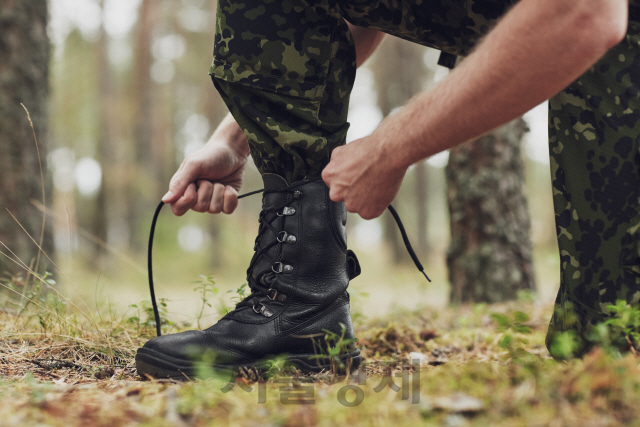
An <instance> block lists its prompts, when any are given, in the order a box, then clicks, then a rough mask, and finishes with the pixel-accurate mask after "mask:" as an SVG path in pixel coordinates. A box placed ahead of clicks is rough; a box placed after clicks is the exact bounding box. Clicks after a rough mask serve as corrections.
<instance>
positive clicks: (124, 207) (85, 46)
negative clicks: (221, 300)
mask: <svg viewBox="0 0 640 427" xmlns="http://www.w3.org/2000/svg"><path fill="white" fill-rule="evenodd" d="M0 1H2V0H0ZM18 3H19V2H6V1H5V2H3V3H2V7H3V8H6V5H8V4H9V5H10V4H13V5H14V6H12V7H17V6H15V5H17V4H18ZM26 3H29V5H28V7H29V8H32V7H34V6H33V5H35V4H37V3H31V2H26ZM48 3H49V6H50V7H49V9H50V13H51V19H50V23H49V27H48V33H49V37H50V39H51V44H52V48H53V49H52V56H51V61H50V69H51V79H50V85H51V86H50V87H51V96H50V99H49V102H48V105H49V111H50V117H49V129H48V130H49V132H48V135H46V136H47V139H48V142H49V144H48V145H49V154H48V156H47V160H48V161H49V166H50V168H51V176H52V178H53V180H52V181H53V187H54V188H53V191H51V192H49V191H48V192H47V205H48V206H47V212H48V217H47V218H48V220H47V221H48V223H47V226H48V227H49V229H52V230H53V237H54V242H55V248H56V249H57V255H58V262H59V265H60V267H61V269H62V270H63V271H64V272H65V274H66V275H67V276H69V277H70V278H72V279H74V281H75V283H79V284H81V286H84V287H86V288H87V289H88V290H91V289H92V288H96V289H97V287H98V286H100V287H102V286H105V288H107V289H109V292H114V293H117V294H118V299H119V300H122V301H123V303H124V301H127V300H128V301H129V303H130V302H131V299H134V300H135V301H136V302H137V301H139V299H140V298H145V297H146V296H144V293H145V291H146V290H145V281H146V270H145V266H144V262H145V261H144V260H145V249H146V242H147V238H148V232H149V225H150V220H151V215H152V213H153V209H154V208H155V206H156V204H157V203H158V202H159V199H160V197H161V196H162V195H163V194H164V193H165V191H166V190H167V186H168V183H169V180H170V178H171V176H172V174H173V173H174V172H175V170H176V169H177V167H178V166H179V164H180V162H181V161H182V160H183V159H184V157H185V155H186V154H188V153H190V152H192V151H193V150H195V149H197V148H199V147H200V146H202V145H203V144H204V143H205V142H206V141H207V139H208V137H209V136H210V135H211V133H212V132H213V130H214V129H215V127H216V126H217V125H218V123H219V122H220V121H221V120H222V118H223V117H224V116H225V115H226V113H227V109H226V107H225V105H224V103H223V102H222V100H221V99H220V97H219V96H218V94H217V92H216V90H215V89H214V87H213V84H212V83H211V79H210V77H209V76H208V74H207V73H208V70H209V65H210V63H211V59H212V48H213V33H214V28H215V11H216V0H49V2H48ZM20 7H21V8H23V9H24V8H27V5H23V4H20ZM42 13H43V14H45V15H43V16H42V19H44V17H45V16H46V12H44V11H43V12H42ZM5 15H6V12H5ZM5 15H2V16H5ZM5 21H6V18H5ZM5 21H3V23H4V22H5ZM18 22H20V20H19V19H16V18H14V17H11V18H10V25H15V24H16V23H18ZM4 25H9V24H4ZM31 25H32V28H31V31H32V32H33V31H36V28H37V26H36V25H34V24H33V23H31ZM42 26H44V21H43V23H42ZM7 28H9V27H7ZM11 28H13V27H11ZM41 31H42V35H43V36H46V34H45V33H44V31H43V30H42V29H41ZM8 34H10V33H9V32H8V30H4V31H3V32H2V33H0V43H2V44H3V45H2V46H3V49H4V46H8V45H9V42H11V41H12V40H13V39H12V38H11V37H9V36H8ZM20 43H25V40H20ZM22 50H23V51H25V50H26V49H22ZM437 59H438V52H437V51H434V50H432V49H428V48H425V47H423V46H417V45H415V44H412V43H410V42H407V41H404V40H399V39H396V38H393V37H387V38H386V40H385V41H384V43H383V44H382V46H381V47H380V49H379V50H378V52H376V54H375V55H374V57H372V59H371V60H370V61H368V62H367V63H365V64H364V66H363V67H360V68H359V69H358V72H357V78H356V87H355V88H354V91H353V94H352V97H351V102H350V110H349V121H350V122H351V127H350V129H349V133H350V136H348V139H349V140H353V139H356V138H360V137H363V136H365V135H368V134H370V133H371V132H372V131H373V130H374V129H375V127H376V126H377V125H378V124H379V122H380V121H381V120H382V119H383V118H384V117H386V116H388V115H391V114H393V113H394V112H395V111H396V110H397V109H398V108H401V107H402V106H403V105H404V104H405V103H406V102H407V101H408V100H409V98H411V97H412V96H413V95H415V94H416V93H418V92H419V91H421V90H423V89H426V88H429V87H432V86H433V85H434V84H436V83H437V82H438V81H440V80H441V79H442V78H444V77H445V76H446V74H447V71H446V70H445V69H444V68H442V67H438V66H437V65H436V62H437ZM8 65H9V64H8V63H6V62H5V61H4V54H3V57H2V60H0V70H5V69H9V68H11V69H12V70H13V69H20V68H19V66H23V67H26V66H28V65H27V63H21V64H17V65H16V64H13V65H11V66H10V67H9V66H8ZM3 67H5V68H3ZM15 67H18V68H15ZM29 67H30V66H29ZM4 75H8V74H6V72H5V73H4V74H3V76H4ZM24 75H25V76H28V75H29V74H28V73H26V74H24ZM45 77H46V76H44V75H43V76H42V77H41V79H42V81H43V84H42V85H39V86H38V88H39V89H42V88H46V84H44V82H45V81H46V78H45ZM3 78H4V77H3ZM15 78H18V77H15ZM32 80H33V79H32ZM3 84H4V80H3ZM12 90H13V89H12ZM9 93H11V92H10V91H7V90H3V91H2V96H5V97H6V96H7V94H9ZM29 102H30V101H29ZM29 102H25V105H27V107H29V109H30V110H31V113H32V116H37V114H38V108H41V109H42V111H44V106H45V105H46V104H47V103H46V101H42V102H40V103H36V104H37V105H29ZM9 105H10V103H8V102H5V101H4V100H3V102H2V103H0V108H8V106H9ZM18 107H19V104H18ZM34 109H35V110H34ZM12 111H13V112H12V113H11V114H9V113H5V116H6V117H11V120H6V119H4V118H3V120H1V126H3V129H5V128H6V129H9V128H11V129H13V128H14V127H15V126H16V125H17V124H20V126H22V125H23V124H25V123H27V124H28V122H26V121H25V120H26V115H25V114H24V112H23V111H22V109H21V108H20V109H19V110H12ZM14 118H15V119H14ZM542 122H544V119H542ZM35 124H36V131H37V133H38V137H39V138H40V139H42V140H43V142H44V139H45V134H44V127H43V126H44V122H42V121H40V122H37V121H36V123H35ZM20 129H22V130H21V132H26V131H30V129H29V128H28V127H26V128H25V127H20ZM25 135H26V136H25ZM5 138H6V137H4V136H3V140H2V141H3V143H2V144H1V146H0V150H10V149H12V150H17V149H18V148H20V150H23V149H24V150H25V152H28V153H30V154H29V155H31V154H33V153H35V151H34V146H33V144H32V136H31V134H30V133H24V134H23V135H22V136H20V139H19V141H20V143H19V144H15V145H11V144H5V143H4V140H5ZM12 138H13V137H12ZM537 138H538V139H539V140H540V141H541V144H542V145H543V149H542V151H545V152H546V147H544V145H545V142H546V141H543V139H544V138H546V137H545V136H544V132H543V134H542V136H539V135H538V136H537ZM43 156H44V154H43ZM6 158H7V155H5V154H3V155H2V158H0V174H3V173H4V171H5V166H4V163H3V162H4V159H6ZM43 160H45V159H44V158H43ZM29 162H33V159H31V158H30V159H29ZM446 163H447V153H446V152H445V153H442V154H440V155H437V156H434V157H433V158H432V159H428V160H426V161H424V162H420V163H418V164H416V165H414V166H412V167H411V168H410V169H409V170H408V172H407V174H406V177H405V181H404V185H403V186H402V188H401V189H400V192H399V193H398V195H397V197H396V199H395V200H394V205H395V206H396V208H398V211H399V212H400V214H401V216H402V218H403V221H404V223H405V226H406V228H407V231H408V233H409V236H410V237H411V241H412V243H413V245H414V248H415V249H416V251H417V252H418V253H419V255H420V257H421V259H422V260H423V261H424V262H425V264H426V267H427V270H428V271H429V273H430V274H431V275H432V278H434V279H435V280H434V283H433V284H430V285H429V286H426V282H424V283H423V281H424V278H423V277H422V276H420V275H419V274H416V272H415V270H414V267H413V265H412V263H411V260H410V258H409V256H408V255H407V254H406V252H405V250H404V245H402V243H401V240H400V236H399V235H398V233H397V230H396V227H395V224H394V223H393V222H392V219H391V217H390V216H389V215H388V214H385V215H383V216H382V217H381V218H379V219H375V220H372V221H364V220H362V219H361V218H359V217H358V216H356V215H350V217H349V220H348V225H347V227H348V230H347V231H348V234H349V245H350V247H352V248H353V249H354V250H356V251H357V253H358V256H359V258H360V261H361V263H362V264H363V277H362V278H360V279H358V281H354V285H353V286H354V291H356V292H357V291H358V286H359V285H358V283H362V286H363V289H362V292H370V291H371V295H372V297H373V298H372V299H371V300H370V302H369V305H372V304H378V302H373V300H374V299H375V298H378V297H377V295H379V298H380V299H381V301H380V302H379V304H380V306H379V307H383V306H384V307H390V306H391V305H393V304H394V302H395V301H396V299H397V300H398V301H400V299H401V298H404V299H403V300H402V301H403V302H399V304H414V303H418V302H419V301H420V302H423V303H424V302H425V301H426V302H428V303H433V304H438V305H440V304H444V303H446V301H447V299H448V295H449V288H448V285H447V268H446V262H445V258H446V250H447V247H448V245H449V240H450V238H451V236H450V234H449V226H448V225H449V211H448V208H447V198H446V191H447V184H446V180H445V174H444V173H443V172H444V167H445V165H446ZM20 164H24V162H22V163H19V162H18V163H16V162H13V165H14V166H12V167H20V169H19V170H18V169H14V170H13V172H11V173H10V175H11V178H9V180H7V178H4V177H2V178H1V179H2V183H3V187H4V188H10V187H9V185H15V186H16V188H20V189H22V192H23V193H25V190H24V189H27V188H30V187H28V186H26V185H24V184H22V183H12V182H11V180H16V179H20V180H24V179H27V178H29V179H34V185H35V184H37V185H38V186H36V187H34V188H35V189H37V190H38V191H39V175H38V169H37V164H31V163H29V165H28V167H26V168H25V167H22V166H20ZM25 170H28V171H29V173H24V171H25ZM527 171H528V172H527ZM525 172H527V173H531V174H533V175H532V176H533V179H528V184H527V185H529V186H532V185H533V186H534V187H531V190H530V191H529V197H538V194H541V196H540V197H541V198H540V199H536V203H532V204H531V206H532V209H533V210H534V211H535V212H534V219H535V218H536V215H537V217H538V218H539V219H538V220H534V235H535V239H534V242H538V243H540V242H542V243H543V244H544V245H546V246H544V248H545V251H547V252H549V253H553V260H554V261H552V262H549V265H551V266H552V267H555V266H556V264H554V263H557V261H555V260H556V258H557V253H555V252H553V251H554V250H555V247H554V246H553V244H554V242H555V240H554V226H553V211H552V209H551V208H550V206H551V204H550V196H548V192H549V191H550V190H549V188H550V184H549V173H548V166H546V165H544V164H542V163H540V162H538V163H535V165H533V166H531V167H530V168H528V169H527V170H525ZM261 186H262V182H261V179H260V177H259V174H258V172H257V170H256V169H255V167H254V166H253V162H249V165H248V170H247V173H246V175H245V182H244V188H243V190H242V191H241V192H246V191H251V190H256V189H259V188H261ZM541 188H543V189H544V191H547V193H545V192H543V191H541V190H540V189H541ZM29 191H31V190H29ZM38 191H35V192H33V193H32V194H30V195H27V196H21V199H20V200H21V201H26V202H27V204H28V203H29V202H28V201H29V199H34V198H35V199H37V200H39V199H41V194H40V193H39V192H38ZM5 193H8V192H7V191H5ZM5 196H6V195H5V194H2V195H0V201H3V200H4V199H2V198H4V197H5ZM544 197H549V199H548V200H547V199H544ZM3 203H4V201H3ZM260 205H261V201H260V197H259V196H255V197H250V198H246V199H242V201H241V202H240V204H239V207H238V210H237V211H236V212H235V213H234V215H231V216H226V215H217V216H212V215H205V214H197V213H188V214H187V215H185V216H184V217H181V218H174V217H173V216H172V215H171V214H170V213H169V212H168V209H165V211H167V212H163V214H162V217H161V219H160V222H159V223H158V232H157V235H156V248H155V250H154V253H155V256H156V257H157V262H156V269H157V270H158V274H157V276H158V277H157V282H158V287H159V289H158V291H159V293H160V294H163V295H166V293H169V295H167V296H168V297H171V298H174V299H178V298H179V299H180V300H181V301H184V304H187V302H188V301H191V299H190V298H189V297H188V296H186V295H185V294H184V285H185V284H188V283H189V282H191V281H192V280H194V279H197V278H198V276H199V275H202V274H204V275H208V274H214V275H215V277H216V283H218V284H219V286H220V287H221V289H227V290H228V289H237V288H238V286H240V285H241V284H242V282H243V281H244V274H243V271H244V269H246V267H247V265H248V262H249V259H250V258H251V255H252V246H253V239H254V238H255V232H256V230H257V227H258V225H257V222H256V218H257V212H259V210H260ZM0 208H2V212H0V224H10V226H11V227H14V224H15V223H14V222H13V220H12V219H11V217H10V216H8V215H7V214H5V213H4V212H5V210H4V205H2V206H0ZM16 216H17V217H19V219H20V220H21V221H27V222H33V223H34V224H36V225H37V224H39V223H40V221H41V217H40V216H39V212H38V211H37V210H33V212H32V211H30V213H29V214H27V213H23V214H19V215H16ZM36 225H31V226H32V227H36V233H35V234H36V235H37V234H39V228H38V227H37V226H36ZM14 228H15V227H14ZM540 230H542V231H540ZM14 231H15V230H14V229H11V230H10V232H11V233H14ZM13 236H17V234H11V237H7V239H9V240H10V244H9V243H8V245H9V246H10V247H12V249H15V248H16V247H17V244H16V243H14V239H16V238H17V237H13ZM4 238H5V237H3V239H4ZM549 242H551V243H549ZM20 244H21V245H22V244H23V243H20ZM24 246H25V248H28V250H29V251H31V253H30V254H29V255H27V258H29V257H32V256H33V254H35V253H36V252H34V251H33V249H34V246H33V245H32V244H31V243H30V242H24ZM50 246H51V245H49V247H50ZM545 253H546V252H545ZM545 259H546V258H545ZM554 274H555V272H554ZM96 276H97V279H96ZM523 277H525V276H523ZM554 277H555V275H554ZM484 280H485V278H484V277H481V276H479V278H478V280H477V286H485V284H484ZM554 280H555V279H554ZM554 283H555V282H551V286H553V285H554ZM132 284H135V286H132ZM398 286H403V288H404V289H405V290H407V292H404V293H398V292H396V289H397V287H398ZM365 288H366V289H365ZM387 289H388V290H389V292H388V293H386V292H387ZM410 289H411V291H410V292H409V290H410ZM174 291H175V294H173V295H171V292H174ZM187 291H188V292H190V288H189V286H187ZM125 293H129V294H130V295H129V296H128V297H126V298H125V297H123V295H124V294H125ZM551 293H553V294H555V289H554V290H553V292H550V294H551ZM509 295H512V294H509ZM478 298H480V297H479V296H478ZM434 301H435V302H434ZM176 304H177V305H178V303H176ZM125 306H126V305H125ZM176 311H183V312H184V311H185V309H184V307H182V308H181V309H180V310H176Z"/></svg>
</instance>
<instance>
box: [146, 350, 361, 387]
mask: <svg viewBox="0 0 640 427" xmlns="http://www.w3.org/2000/svg"><path fill="white" fill-rule="evenodd" d="M315 356H316V355H315V354H294V355H286V356H284V357H278V359H279V360H284V366H293V367H295V368H297V369H299V370H301V371H302V372H305V373H319V372H322V371H330V370H331V363H330V361H329V360H328V359H326V358H324V359H317V358H315ZM349 359H351V365H350V371H352V372H353V371H355V370H356V369H358V367H359V366H360V363H361V362H362V356H361V355H360V350H358V349H356V350H354V351H352V352H351V353H347V354H344V355H342V356H340V360H341V361H342V362H343V363H345V364H346V362H347V361H348V360H349ZM201 363H203V362H200V363H199V362H192V361H189V360H185V359H179V358H175V357H172V356H168V355H166V354H164V353H160V352H158V351H155V350H151V349H148V348H139V349H138V351H137V353H136V369H137V370H138V375H140V376H141V377H143V378H149V377H150V378H155V379H164V378H167V379H172V380H183V381H186V380H192V379H195V378H198V369H199V368H204V370H207V369H208V370H210V371H213V373H214V374H219V375H229V374H231V373H232V372H233V371H234V370H237V369H240V368H247V369H248V368H256V369H258V370H259V371H261V372H265V371H267V370H269V368H270V367H271V363H270V362H269V360H268V359H262V360H257V361H253V362H245V363H238V364H213V365H209V366H207V365H202V364H201Z"/></svg>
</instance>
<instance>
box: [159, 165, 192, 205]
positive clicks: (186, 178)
mask: <svg viewBox="0 0 640 427" xmlns="http://www.w3.org/2000/svg"><path fill="white" fill-rule="evenodd" d="M198 174H199V168H198V165H197V164H196V163H194V162H192V161H189V159H185V160H184V161H183V162H182V164H181V165H180V168H178V170H177V171H176V173H175V174H174V175H173V177H172V178H171V182H169V191H168V192H167V194H165V195H164V196H163V197H162V201H163V202H165V203H174V202H175V201H177V200H178V199H180V197H182V196H183V194H184V193H185V191H186V189H187V187H188V186H189V184H191V183H192V182H193V181H195V179H196V178H197V177H198Z"/></svg>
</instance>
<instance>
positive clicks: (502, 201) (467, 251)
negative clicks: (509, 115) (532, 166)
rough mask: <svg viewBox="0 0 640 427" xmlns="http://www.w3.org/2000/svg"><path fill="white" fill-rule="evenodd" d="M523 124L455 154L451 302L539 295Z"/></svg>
mask: <svg viewBox="0 0 640 427" xmlns="http://www.w3.org/2000/svg"><path fill="white" fill-rule="evenodd" d="M524 132H525V123H524V121H523V120H522V119H517V120H515V121H513V122H511V123H509V124H507V125H505V126H503V127H502V128H500V129H498V130H496V131H494V132H493V133H491V134H489V135H486V136H484V137H482V138H480V139H478V140H476V141H473V142H470V143H467V144H463V145H461V146H459V147H456V148H454V149H452V150H451V152H450V156H449V164H448V165H447V169H446V175H447V184H448V195H447V198H448V202H449V211H450V215H451V246H450V247H449V253H448V254H447V266H448V268H449V280H450V282H451V302H453V303H462V302H490V303H491V302H498V301H504V300H510V299H515V298H516V297H517V293H518V291H519V290H521V289H526V290H533V289H534V288H535V282H534V277H533V268H532V260H531V256H532V248H531V241H530V238H529V235H530V220H529V212H528V210H527V202H526V199H525V197H524V193H523V184H524V171H523V164H522V157H521V150H520V141H521V139H522V136H523V135H524Z"/></svg>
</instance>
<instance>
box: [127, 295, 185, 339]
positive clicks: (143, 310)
mask: <svg viewBox="0 0 640 427" xmlns="http://www.w3.org/2000/svg"><path fill="white" fill-rule="evenodd" d="M167 301H169V300H168V299H166V298H160V300H159V301H158V313H159V314H160V326H171V325H173V324H174V322H171V321H170V320H169V319H168V318H167V313H168V309H167ZM129 308H133V309H135V310H136V315H135V316H130V317H129V318H128V319H127V322H128V323H134V324H136V325H137V327H138V333H141V331H140V329H141V328H142V327H144V328H154V327H155V326H156V318H155V314H154V312H153V305H151V301H150V300H143V301H140V302H139V303H138V304H131V305H129ZM143 317H144V321H143V320H142V318H143Z"/></svg>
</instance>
